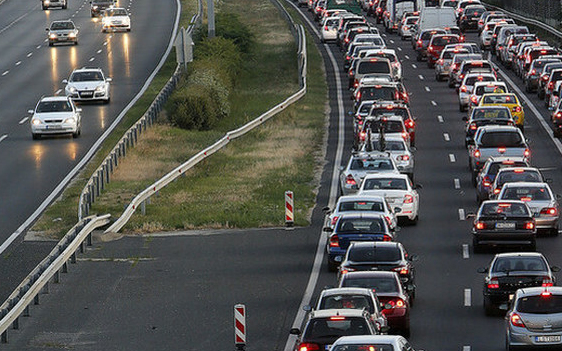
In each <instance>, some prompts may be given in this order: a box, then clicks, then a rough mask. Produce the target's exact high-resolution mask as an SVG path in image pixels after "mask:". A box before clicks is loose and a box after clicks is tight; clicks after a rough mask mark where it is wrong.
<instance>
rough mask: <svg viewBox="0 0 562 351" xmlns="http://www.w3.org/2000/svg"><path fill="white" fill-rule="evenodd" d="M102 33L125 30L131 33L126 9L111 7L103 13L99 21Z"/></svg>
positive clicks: (129, 19)
mask: <svg viewBox="0 0 562 351" xmlns="http://www.w3.org/2000/svg"><path fill="white" fill-rule="evenodd" d="M101 24H102V29H101V31H102V32H104V33H105V32H108V31H116V30H126V31H127V32H130V31H131V18H130V17H129V13H128V12H127V9H124V8H121V7H113V8H109V9H107V10H105V11H104V12H103V18H102V20H101Z"/></svg>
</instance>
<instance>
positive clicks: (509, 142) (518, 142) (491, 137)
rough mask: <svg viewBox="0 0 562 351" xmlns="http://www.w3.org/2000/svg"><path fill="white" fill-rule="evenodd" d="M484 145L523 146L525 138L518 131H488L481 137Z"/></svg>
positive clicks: (481, 143) (481, 142)
mask: <svg viewBox="0 0 562 351" xmlns="http://www.w3.org/2000/svg"><path fill="white" fill-rule="evenodd" d="M480 145H481V146H482V147H523V146H524V145H525V143H524V140H523V138H522V137H521V135H520V134H519V133H518V132H517V131H515V130H514V131H512V132H511V131H501V132H487V133H484V135H482V138H480Z"/></svg>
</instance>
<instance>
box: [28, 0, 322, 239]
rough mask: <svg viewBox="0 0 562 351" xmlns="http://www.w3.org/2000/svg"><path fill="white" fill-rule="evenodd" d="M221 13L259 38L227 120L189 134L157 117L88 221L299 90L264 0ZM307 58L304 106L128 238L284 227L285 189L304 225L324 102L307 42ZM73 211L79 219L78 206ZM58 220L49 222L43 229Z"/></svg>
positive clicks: (289, 48)
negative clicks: (234, 18)
mask: <svg viewBox="0 0 562 351" xmlns="http://www.w3.org/2000/svg"><path fill="white" fill-rule="evenodd" d="M217 11H226V12H228V13H235V14H238V15H239V16H240V19H242V20H243V21H244V22H245V23H247V24H248V26H249V27H250V28H251V30H252V31H253V33H254V35H255V38H256V40H255V45H254V47H253V48H252V50H251V54H250V55H249V56H248V57H247V58H246V60H245V63H244V69H243V71H242V73H241V74H240V76H239V78H238V80H237V82H236V86H235V89H234V93H232V94H231V96H230V105H231V113H230V117H229V118H227V119H224V120H222V121H221V122H220V123H219V124H218V125H217V126H216V127H215V128H214V129H213V130H208V131H187V130H182V129H179V128H176V127H174V126H172V125H170V124H169V123H167V116H166V115H165V114H163V115H162V116H161V117H160V121H159V123H158V124H157V125H156V126H155V127H152V128H151V129H149V130H148V132H147V133H145V134H143V135H142V137H141V139H140V142H139V143H138V144H137V146H135V148H133V149H131V151H130V152H129V153H128V155H127V157H126V158H125V159H124V160H123V161H122V162H121V163H120V165H119V167H118V169H117V171H116V172H115V173H114V175H113V176H112V179H111V183H110V184H109V186H108V187H107V188H106V190H105V191H104V193H103V194H102V196H100V197H99V198H98V200H97V201H96V203H95V204H94V206H93V208H92V212H93V213H99V214H102V213H111V214H112V215H113V216H119V215H120V214H121V212H122V211H123V209H124V207H125V206H126V205H127V204H128V203H129V202H130V200H131V199H132V198H133V197H134V196H135V195H136V194H138V193H139V192H140V191H142V190H143V189H145V188H146V187H147V186H149V185H150V184H152V183H153V182H154V181H156V180H157V179H159V178H160V177H162V176H163V175H164V174H166V173H167V172H169V171H170V170H172V169H173V168H175V167H177V166H178V165H179V164H181V163H182V162H184V161H186V160H187V159H188V158H189V157H191V156H192V155H194V154H195V153H196V152H198V151H199V150H201V149H202V148H204V147H206V146H208V145H210V144H212V143H213V142H214V141H215V140H217V139H219V138H220V137H222V136H223V135H224V133H225V132H227V131H228V130H231V129H235V128H237V127H239V126H241V125H242V124H244V123H246V122H248V121H250V120H252V119H254V118H256V117H257V116H259V115H260V114H262V113H263V112H265V111H267V110H269V109H270V108H272V107H273V106H275V105H276V104H278V103H280V102H281V101H283V100H285V99H286V98H287V97H288V96H290V95H291V94H293V93H295V92H296V91H297V90H298V89H299V86H298V72H297V61H296V44H295V42H294V38H293V36H292V35H291V32H290V30H289V28H288V25H287V23H286V22H285V20H284V19H283V18H282V17H281V15H280V14H279V12H278V10H277V9H276V8H275V7H274V6H273V5H272V4H271V2H270V1H269V0H239V1H236V2H234V1H227V2H221V3H220V4H219V6H217ZM295 18H296V17H295ZM308 59H309V65H308V93H307V94H306V96H305V97H304V98H302V99H301V100H300V101H299V102H297V103H296V104H294V105H293V106H291V107H289V108H287V109H286V110H285V111H284V112H282V113H280V114H279V115H277V116H275V117H274V118H273V119H271V120H270V121H268V122H266V123H265V124H264V125H262V126H260V127H258V128H257V129H256V130H254V131H252V132H250V133H249V134H247V135H245V136H243V137H241V138H239V139H237V140H234V141H232V142H231V143H230V144H229V145H228V146H227V147H226V148H224V149H223V150H221V151H219V152H217V153H216V154H214V155H213V156H211V157H209V158H208V159H206V160H205V161H203V162H202V163H201V164H199V165H197V166H196V167H194V168H193V169H192V170H190V171H189V172H187V174H186V176H185V177H181V178H179V179H178V180H177V181H176V182H173V183H172V184H170V185H168V187H166V188H165V189H164V190H162V191H161V192H160V193H159V194H158V196H154V197H153V198H152V199H151V203H150V204H149V205H148V206H147V210H146V214H145V215H142V214H140V213H136V214H135V215H134V216H133V218H132V219H131V220H130V222H129V223H128V224H127V226H126V227H125V228H124V231H125V232H128V233H138V232H143V233H144V232H155V231H168V230H182V229H195V228H232V227H237V228H246V227H265V226H280V225H283V223H284V222H283V221H284V192H285V191H286V190H292V191H293V192H294V194H295V208H296V212H295V223H296V225H307V224H308V223H309V217H310V216H309V214H310V212H311V209H312V208H313V206H314V203H315V198H316V190H317V187H318V183H319V174H320V172H321V167H322V164H323V137H324V134H325V129H326V127H325V121H326V119H325V116H326V99H327V86H326V81H325V77H324V74H323V71H322V67H323V65H322V59H321V56H320V54H319V52H318V51H317V49H316V47H315V45H314V44H313V41H312V38H310V37H309V38H308ZM104 155H105V154H104ZM97 164H99V162H98V163H96V165H97ZM93 168H94V169H95V167H93ZM87 174H88V175H89V174H90V173H87ZM80 190H81V187H80V189H79V190H78V191H77V192H76V193H75V196H77V194H78V193H79V191H80ZM75 203H76V202H75ZM56 206H57V205H55V206H53V208H54V207H56ZM50 211H51V210H50ZM50 211H48V212H50ZM72 211H73V212H72V215H73V216H74V219H75V218H76V206H75V205H74V206H72ZM61 216H62V215H61ZM61 216H58V215H57V214H54V215H52V214H51V215H50V216H49V218H45V220H44V221H42V222H40V223H44V224H49V223H52V221H53V219H56V218H60V217H61ZM61 222H62V221H61ZM47 227H48V226H45V227H43V228H39V227H38V228H37V230H45V228H47ZM59 235H60V233H59Z"/></svg>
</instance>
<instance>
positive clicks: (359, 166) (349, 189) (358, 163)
mask: <svg viewBox="0 0 562 351" xmlns="http://www.w3.org/2000/svg"><path fill="white" fill-rule="evenodd" d="M369 173H383V174H389V173H396V174H398V173H400V172H399V170H398V166H397V165H396V163H395V162H394V160H393V159H392V157H390V156H388V155H386V154H382V153H381V154H373V153H370V154H367V153H360V154H353V155H351V157H350V158H349V162H348V163H347V166H346V167H345V168H344V169H342V171H341V173H340V190H341V193H342V195H349V194H354V193H356V192H357V190H358V189H359V184H361V182H362V181H363V178H365V176H366V175H367V174H369Z"/></svg>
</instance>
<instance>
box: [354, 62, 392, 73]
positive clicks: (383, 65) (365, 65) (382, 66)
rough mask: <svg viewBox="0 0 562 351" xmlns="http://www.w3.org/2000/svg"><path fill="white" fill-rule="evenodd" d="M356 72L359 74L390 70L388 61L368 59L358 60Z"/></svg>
mask: <svg viewBox="0 0 562 351" xmlns="http://www.w3.org/2000/svg"><path fill="white" fill-rule="evenodd" d="M357 72H358V73H359V74H368V73H390V72H391V70H390V65H389V64H388V61H376V60H369V61H363V62H360V63H359V67H358V68H357Z"/></svg>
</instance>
